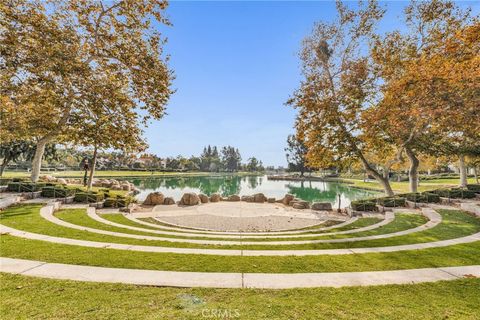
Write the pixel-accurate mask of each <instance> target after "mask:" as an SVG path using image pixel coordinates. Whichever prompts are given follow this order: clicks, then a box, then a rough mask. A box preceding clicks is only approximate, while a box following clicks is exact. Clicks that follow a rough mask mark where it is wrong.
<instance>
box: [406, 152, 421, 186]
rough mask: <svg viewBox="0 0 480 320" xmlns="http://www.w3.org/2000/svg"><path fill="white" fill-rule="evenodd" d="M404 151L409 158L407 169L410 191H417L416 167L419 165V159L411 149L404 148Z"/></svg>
mask: <svg viewBox="0 0 480 320" xmlns="http://www.w3.org/2000/svg"><path fill="white" fill-rule="evenodd" d="M405 152H406V154H407V157H408V159H409V160H410V168H409V169H408V180H409V183H410V192H418V167H419V166H420V161H419V160H418V158H417V156H416V155H415V152H413V150H412V149H410V148H405Z"/></svg>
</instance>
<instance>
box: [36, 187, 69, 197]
mask: <svg viewBox="0 0 480 320" xmlns="http://www.w3.org/2000/svg"><path fill="white" fill-rule="evenodd" d="M74 194H75V190H72V189H68V188H64V187H61V186H46V187H43V188H42V197H45V198H65V197H70V196H73V195H74Z"/></svg>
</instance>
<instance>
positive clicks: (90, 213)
mask: <svg viewBox="0 0 480 320" xmlns="http://www.w3.org/2000/svg"><path fill="white" fill-rule="evenodd" d="M62 208H63V206H62ZM87 214H88V216H89V217H90V218H92V219H93V220H96V221H98V222H101V223H103V224H107V225H111V226H115V227H120V228H125V229H130V230H135V231H141V232H149V233H155V234H163V235H175V236H182V237H208V238H222V239H232V238H233V239H239V238H241V237H242V236H244V237H245V238H252V239H269V238H305V237H315V236H318V237H319V236H328V235H336V234H350V233H357V232H362V231H368V230H373V229H376V228H379V227H381V226H383V225H386V224H388V223H391V222H392V221H393V220H394V219H395V215H394V214H393V213H392V212H388V213H387V214H386V215H385V219H384V220H382V221H380V222H378V223H375V224H373V225H370V226H366V227H362V228H356V229H351V230H345V231H337V232H329V233H319V234H313V233H304V234H294V235H270V236H268V235H244V234H239V235H229V234H226V235H218V234H212V235H211V234H199V233H189V232H188V230H185V229H184V232H170V231H162V230H152V229H146V228H139V227H133V226H129V225H126V224H121V223H116V222H112V221H110V220H107V219H104V218H102V216H100V215H98V213H97V212H96V211H95V209H94V208H88V209H87ZM242 243H244V242H242Z"/></svg>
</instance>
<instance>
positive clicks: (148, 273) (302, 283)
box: [0, 258, 480, 289]
mask: <svg viewBox="0 0 480 320" xmlns="http://www.w3.org/2000/svg"><path fill="white" fill-rule="evenodd" d="M0 272H7V273H13V274H21V275H25V276H33V277H41V278H49V279H62V280H75V281H88V282H109V283H124V284H135V285H149V286H169V287H206V288H261V289H288V288H313V287H345V286H373V285H387V284H412V283H421V282H435V281H440V280H456V279H461V278H466V277H480V265H473V266H461V267H443V268H425V269H406V270H392V271H369V272H331V273H291V274H287V273H221V272H178V271H157V270H142V269H120V268H105V267H91V266H81V265H71V264H61V263H47V262H42V261H34V260H23V259H11V258H0Z"/></svg>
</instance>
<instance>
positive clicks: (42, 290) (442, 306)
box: [0, 274, 480, 320]
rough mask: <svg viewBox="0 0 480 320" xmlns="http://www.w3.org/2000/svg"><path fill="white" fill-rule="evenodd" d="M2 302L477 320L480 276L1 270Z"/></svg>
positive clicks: (191, 314)
mask: <svg viewBox="0 0 480 320" xmlns="http://www.w3.org/2000/svg"><path fill="white" fill-rule="evenodd" d="M419 297H421V299H419ZM0 301H1V303H0V314H2V316H3V317H4V318H5V319H27V318H28V319H203V318H205V319H208V318H211V319H219V318H217V317H208V316H210V315H211V314H212V312H214V311H217V312H218V310H219V311H221V312H227V313H228V312H230V314H231V315H232V316H231V317H230V319H256V320H262V319H269V320H270V319H391V320H395V319H447V318H448V319H472V320H473V319H478V308H479V306H480V279H463V280H455V281H448V282H446V281H440V282H436V283H425V284H414V285H388V286H378V287H348V288H315V289H289V290H258V289H242V290H240V289H202V288H187V289H182V288H156V287H141V286H134V285H122V284H106V283H83V282H74V281H65V280H51V279H39V278H30V277H25V276H19V275H7V274H0ZM234 315H235V316H234ZM205 316H207V317H205ZM223 319H224V318H223Z"/></svg>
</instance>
